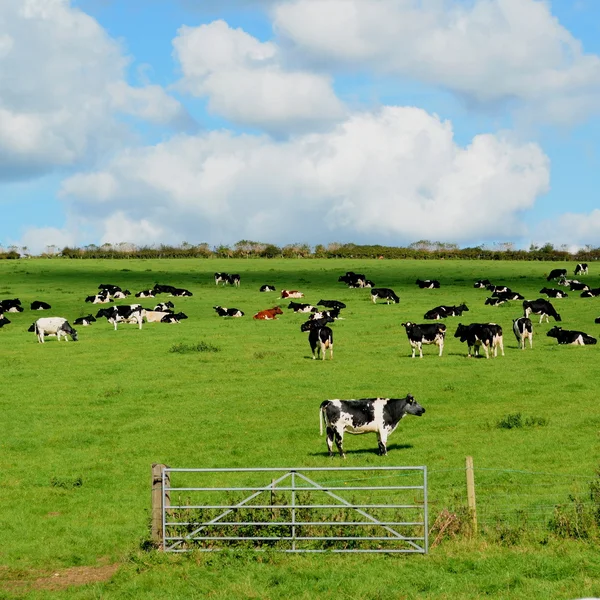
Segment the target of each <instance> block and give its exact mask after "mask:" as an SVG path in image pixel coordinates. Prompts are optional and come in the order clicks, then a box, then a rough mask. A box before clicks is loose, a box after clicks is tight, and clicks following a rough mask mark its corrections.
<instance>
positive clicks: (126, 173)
mask: <svg viewBox="0 0 600 600" xmlns="http://www.w3.org/2000/svg"><path fill="white" fill-rule="evenodd" d="M599 134H600V3H599V2H595V1H593V0H561V1H558V0H554V1H541V0H468V1H467V0H378V1H377V2H374V1H373V0H256V1H254V2H252V1H249V0H248V1H244V0H220V1H216V0H215V1H211V0H205V1H202V2H200V1H192V0H179V1H175V0H144V1H143V2H142V1H139V2H138V1H136V0H71V1H69V0H6V1H5V2H3V3H2V4H1V5H0V159H1V160H0V165H1V166H0V209H1V211H2V219H1V220H0V242H1V243H2V245H3V246H8V245H10V244H15V245H18V246H27V247H28V248H30V249H32V250H33V251H39V250H43V249H45V247H46V246H47V245H50V244H55V245H57V246H63V245H67V244H77V245H87V244H90V243H96V244H101V243H105V242H109V243H113V244H116V243H120V242H132V243H137V244H153V243H157V244H158V243H180V242H182V241H184V240H185V241H188V242H192V243H197V242H208V243H210V244H220V243H226V244H233V243H235V242H236V241H238V240H239V239H254V240H258V241H265V242H274V243H277V244H286V243H293V242H308V243H311V244H316V243H327V242H332V241H355V242H357V243H387V244H398V245H400V244H408V243H411V242H413V241H416V240H418V239H432V240H433V239H435V240H440V241H445V242H454V243H458V244H460V245H471V244H479V243H487V244H493V243H494V242H506V241H512V242H514V243H515V244H516V245H517V246H520V247H528V246H529V244H530V243H532V242H533V243H545V242H547V241H550V242H552V243H554V244H556V245H557V246H559V245H562V244H566V245H567V246H569V247H573V248H575V247H578V246H582V245H585V244H592V245H594V246H598V245H600V210H599V209H600V207H599V206H598V202H597V190H598V189H599V188H600V185H599V184H600V168H599V167H600V164H599V163H600V142H599V140H600V135H599Z"/></svg>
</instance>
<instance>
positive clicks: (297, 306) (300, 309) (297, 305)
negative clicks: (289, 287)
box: [288, 302, 317, 313]
mask: <svg viewBox="0 0 600 600" xmlns="http://www.w3.org/2000/svg"><path fill="white" fill-rule="evenodd" d="M288 308H291V309H292V310H293V311H294V312H295V313H309V312H316V310H317V309H316V307H315V306H313V305H312V304H302V303H301V302H290V303H289V304H288Z"/></svg>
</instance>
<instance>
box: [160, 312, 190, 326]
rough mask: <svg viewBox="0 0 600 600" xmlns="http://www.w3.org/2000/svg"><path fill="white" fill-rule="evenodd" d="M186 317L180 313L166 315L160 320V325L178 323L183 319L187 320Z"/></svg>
mask: <svg viewBox="0 0 600 600" xmlns="http://www.w3.org/2000/svg"><path fill="white" fill-rule="evenodd" d="M187 318H188V316H187V315H186V314H184V313H182V312H180V313H176V314H174V313H167V314H166V315H165V316H164V317H163V318H162V319H161V320H160V322H161V323H179V322H180V321H182V320H183V319H187Z"/></svg>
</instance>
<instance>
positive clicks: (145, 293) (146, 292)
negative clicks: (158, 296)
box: [135, 289, 155, 298]
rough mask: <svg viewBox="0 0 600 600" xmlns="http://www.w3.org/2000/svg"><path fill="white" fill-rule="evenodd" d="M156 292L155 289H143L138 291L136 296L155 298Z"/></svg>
mask: <svg viewBox="0 0 600 600" xmlns="http://www.w3.org/2000/svg"><path fill="white" fill-rule="evenodd" d="M154 295H155V292H154V290H153V289H152V290H142V291H141V292H138V293H137V294H136V295H135V297H136V298H154Z"/></svg>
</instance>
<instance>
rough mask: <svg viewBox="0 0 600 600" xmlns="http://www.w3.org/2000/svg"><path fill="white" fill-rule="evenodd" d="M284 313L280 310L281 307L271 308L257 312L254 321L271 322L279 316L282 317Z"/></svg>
mask: <svg viewBox="0 0 600 600" xmlns="http://www.w3.org/2000/svg"><path fill="white" fill-rule="evenodd" d="M282 314H283V311H282V310H281V309H280V308H279V306H274V307H273V308H269V309H267V310H261V311H260V312H257V313H256V314H255V315H254V317H252V318H253V319H262V320H264V321H270V320H272V319H277V315H282Z"/></svg>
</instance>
